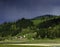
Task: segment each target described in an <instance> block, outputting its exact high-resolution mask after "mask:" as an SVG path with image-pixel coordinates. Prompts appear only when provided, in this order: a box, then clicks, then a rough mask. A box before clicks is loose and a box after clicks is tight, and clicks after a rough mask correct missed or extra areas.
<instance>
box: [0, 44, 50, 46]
mask: <svg viewBox="0 0 60 47" xmlns="http://www.w3.org/2000/svg"><path fill="white" fill-rule="evenodd" d="M0 47H49V46H20V45H6V44H0Z"/></svg>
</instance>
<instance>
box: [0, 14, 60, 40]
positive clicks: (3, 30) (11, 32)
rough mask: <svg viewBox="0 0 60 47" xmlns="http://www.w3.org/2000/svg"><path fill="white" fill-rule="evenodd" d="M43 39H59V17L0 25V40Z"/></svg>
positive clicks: (48, 16)
mask: <svg viewBox="0 0 60 47" xmlns="http://www.w3.org/2000/svg"><path fill="white" fill-rule="evenodd" d="M44 38H48V39H56V38H60V16H54V15H44V16H39V17H35V18H33V19H25V18H22V19H20V20H18V21H16V22H4V23H3V24H0V40H6V39H7V40H9V39H11V40H13V39H18V40H20V39H21V40H23V39H32V40H34V39H44Z"/></svg>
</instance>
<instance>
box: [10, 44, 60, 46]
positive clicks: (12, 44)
mask: <svg viewBox="0 0 60 47" xmlns="http://www.w3.org/2000/svg"><path fill="white" fill-rule="evenodd" d="M9 45H23V46H60V44H9Z"/></svg>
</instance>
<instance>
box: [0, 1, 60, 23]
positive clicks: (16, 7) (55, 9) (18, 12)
mask: <svg viewBox="0 0 60 47" xmlns="http://www.w3.org/2000/svg"><path fill="white" fill-rule="evenodd" d="M45 14H52V15H60V0H0V23H2V22H4V21H15V20H18V19H20V18H22V17H25V18H33V17H36V16H40V15H45Z"/></svg>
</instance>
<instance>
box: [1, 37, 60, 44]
mask: <svg viewBox="0 0 60 47" xmlns="http://www.w3.org/2000/svg"><path fill="white" fill-rule="evenodd" d="M27 43H31V44H32V43H60V38H58V39H39V40H8V41H0V44H27Z"/></svg>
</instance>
